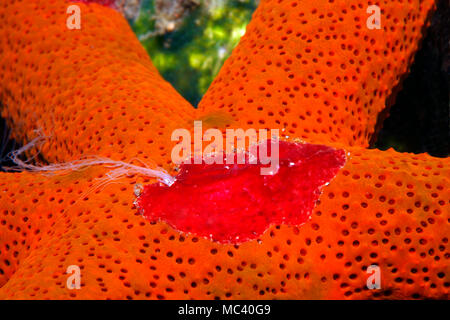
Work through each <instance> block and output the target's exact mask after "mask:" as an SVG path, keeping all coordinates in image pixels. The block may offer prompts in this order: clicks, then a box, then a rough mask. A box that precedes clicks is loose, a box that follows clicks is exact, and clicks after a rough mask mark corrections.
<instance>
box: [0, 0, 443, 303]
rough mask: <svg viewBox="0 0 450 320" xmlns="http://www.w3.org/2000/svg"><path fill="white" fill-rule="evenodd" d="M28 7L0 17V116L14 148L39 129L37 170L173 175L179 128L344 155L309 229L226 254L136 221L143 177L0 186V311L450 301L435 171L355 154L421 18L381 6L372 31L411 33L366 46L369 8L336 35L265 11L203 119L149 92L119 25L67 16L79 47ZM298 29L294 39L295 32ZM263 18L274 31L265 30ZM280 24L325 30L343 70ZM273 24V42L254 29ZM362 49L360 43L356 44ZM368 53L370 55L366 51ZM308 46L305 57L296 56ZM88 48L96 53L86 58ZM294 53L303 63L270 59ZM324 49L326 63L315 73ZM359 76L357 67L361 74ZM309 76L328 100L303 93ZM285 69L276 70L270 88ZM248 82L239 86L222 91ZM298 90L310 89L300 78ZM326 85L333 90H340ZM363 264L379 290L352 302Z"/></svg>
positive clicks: (81, 176)
mask: <svg viewBox="0 0 450 320" xmlns="http://www.w3.org/2000/svg"><path fill="white" fill-rule="evenodd" d="M41 2H42V3H43V4H42V3H41V4H39V5H36V4H35V3H36V2H34V1H21V2H18V1H11V0H10V1H6V2H4V3H2V4H1V5H0V21H1V22H5V23H1V24H0V39H1V40H0V41H2V42H1V45H0V50H1V51H0V71H1V72H0V77H1V79H2V82H1V87H0V95H1V99H2V102H3V109H2V114H3V115H4V116H6V117H7V118H8V119H9V121H10V124H11V127H12V128H13V130H14V135H15V137H16V138H17V139H20V140H21V141H23V142H26V141H29V140H30V139H31V138H32V137H33V131H32V130H33V129H35V128H37V127H40V128H42V129H43V131H44V133H45V134H47V135H49V136H50V140H49V142H48V143H47V144H46V145H45V146H44V149H43V150H42V153H43V155H44V157H45V158H46V159H48V160H49V161H50V162H53V161H67V160H71V159H77V158H79V157H82V156H83V155H87V154H97V155H101V156H108V157H111V158H113V159H118V160H120V159H123V160H130V159H132V158H133V157H139V158H140V159H143V160H144V161H146V162H148V163H149V164H157V165H160V166H163V167H166V168H169V164H170V149H171V147H170V146H171V142H170V133H171V130H173V128H177V127H186V128H189V127H190V126H192V120H193V119H203V120H204V122H205V123H206V125H209V126H216V127H219V128H225V127H244V128H246V127H258V126H261V127H269V128H273V127H275V128H277V127H279V128H284V127H286V131H285V132H288V133H287V135H289V136H291V137H298V138H302V139H305V140H307V141H310V142H316V143H318V142H321V143H327V144H333V145H339V146H341V147H344V148H345V149H346V151H347V152H348V153H349V158H348V161H347V163H346V165H345V166H344V168H343V169H342V170H341V171H340V172H339V173H338V175H337V176H336V177H335V178H334V179H333V180H332V181H331V182H330V184H329V185H328V186H326V187H325V188H324V191H323V194H322V196H321V198H320V201H319V203H318V204H317V206H316V208H315V211H314V213H313V215H312V217H311V220H310V221H309V222H307V223H305V224H304V225H302V226H286V225H280V226H272V227H270V228H269V230H267V231H266V232H265V233H264V235H263V236H262V237H261V238H260V239H258V240H255V241H249V242H245V243H243V244H241V245H239V246H233V245H223V244H218V243H214V242H212V241H209V240H206V239H202V238H197V237H195V235H186V234H182V233H180V232H178V231H176V230H174V229H172V228H171V227H169V226H168V225H166V224H164V223H156V224H150V223H149V222H148V221H146V220H144V219H143V218H142V217H141V216H140V214H139V213H138V211H137V210H136V208H135V207H134V205H133V202H134V200H135V196H134V195H133V187H134V185H135V184H136V182H137V181H138V180H139V181H140V182H141V183H142V182H144V183H149V182H150V180H145V179H146V178H145V177H137V176H133V177H127V178H123V179H121V180H119V181H117V182H118V183H114V184H109V185H106V186H104V187H102V188H100V189H95V188H94V187H95V185H96V184H97V183H98V181H99V180H98V178H102V177H104V176H105V174H106V173H107V172H108V170H107V169H106V168H103V167H102V166H93V167H90V168H87V169H86V170H83V171H79V172H72V173H66V174H64V175H61V176H60V175H56V176H45V175H41V174H35V173H29V172H23V173H15V174H9V173H8V174H6V173H1V174H0V298H2V299H24V298H25V299H27V298H35V299H45V298H49V299H68V298H76V299H99V298H104V299H107V298H110V299H147V298H150V299H163V298H166V299H175V298H179V299H185V298H186V299H187V298H197V299H201V298H221V299H237V298H241V299H248V298H277V299H311V298H312V299H340V298H354V299H365V298H377V297H381V298H386V297H387V298H421V297H426V298H448V294H449V283H450V281H449V280H450V279H449V278H450V273H449V267H448V259H449V251H448V234H449V223H450V222H449V219H450V214H449V210H448V206H449V199H450V193H449V190H448V187H447V186H448V184H449V160H448V159H435V158H432V157H430V156H428V155H409V154H399V153H396V152H394V151H386V152H381V151H378V150H366V149H364V148H363V146H366V145H367V141H368V139H369V138H370V135H371V134H372V132H373V126H374V123H375V121H376V117H377V115H378V114H379V112H380V111H381V110H382V109H383V107H384V101H385V98H386V95H388V94H389V93H390V92H391V91H392V90H393V87H394V86H395V85H396V84H397V83H398V79H399V78H400V77H401V75H402V74H403V72H404V71H406V68H407V66H408V61H409V60H410V57H412V54H413V53H414V51H415V49H416V47H417V43H418V39H419V37H420V28H421V27H422V26H423V25H424V24H425V17H426V16H427V14H428V13H429V12H430V8H431V7H432V2H431V1H425V2H422V3H420V4H419V2H418V1H411V3H409V2H408V3H401V4H398V5H392V4H386V5H385V6H386V8H385V9H384V10H386V12H388V14H391V18H390V19H387V21H386V22H387V23H388V24H387V25H386V26H390V27H391V26H393V25H390V24H389V22H388V21H396V19H398V21H403V20H401V19H404V18H405V17H408V18H407V20H408V21H407V22H408V24H405V25H404V28H405V31H404V33H402V32H400V31H399V30H403V25H402V26H401V27H400V26H399V25H398V23H397V24H396V25H395V26H394V27H395V30H396V31H395V30H394V31H392V30H391V28H390V27H389V28H388V29H387V30H386V31H385V32H386V33H387V34H388V35H385V36H379V35H377V34H374V35H372V33H370V32H372V31H370V32H369V31H367V30H364V23H365V19H364V20H363V17H366V16H367V15H366V14H365V4H364V6H363V8H360V5H359V3H358V2H356V1H355V2H354V6H355V9H353V8H352V3H353V2H352V3H347V4H346V5H345V7H346V8H341V9H340V10H343V9H346V10H347V14H348V15H349V16H348V18H347V15H345V19H344V22H342V23H341V24H339V23H336V24H335V23H334V22H333V20H334V19H337V20H338V21H339V15H340V13H339V12H340V11H339V10H337V11H336V10H333V9H332V8H331V7H327V6H326V4H328V2H325V1H323V2H319V3H320V4H323V5H320V6H319V5H318V4H317V3H316V4H315V5H316V6H317V7H316V9H317V12H312V10H313V9H314V8H313V7H308V6H309V5H308V4H307V3H305V2H304V1H303V2H301V3H299V4H298V6H297V7H289V6H291V5H292V3H294V2H295V1H288V2H286V1H282V2H281V3H278V2H277V1H263V2H262V4H261V6H260V8H259V9H258V10H257V12H256V13H255V16H254V19H253V20H252V23H251V24H250V26H249V30H248V33H247V35H246V36H245V37H244V39H243V41H241V43H240V44H239V46H238V47H237V48H236V50H235V52H234V53H233V55H232V57H231V58H230V60H229V61H228V62H227V63H226V64H225V66H224V69H223V70H222V71H221V73H220V75H219V77H218V80H216V81H215V82H214V84H213V85H212V87H211V88H210V89H209V90H208V93H207V94H206V96H205V99H204V100H203V101H202V103H201V106H200V110H199V111H195V110H193V109H192V108H191V107H190V106H189V105H188V104H187V103H186V102H185V101H184V100H183V99H182V98H181V97H180V96H179V95H178V94H177V93H176V92H175V91H174V90H173V89H172V88H171V87H170V86H169V85H168V84H167V83H166V82H165V81H163V80H162V79H161V77H160V76H159V75H158V73H157V71H156V70H155V68H154V67H153V65H152V64H151V62H150V60H149V58H148V57H147V55H146V53H145V52H144V50H143V49H142V48H141V47H140V46H139V44H138V42H137V40H136V39H135V37H134V35H133V34H132V32H131V31H130V29H129V27H128V26H127V25H126V22H125V21H124V20H123V19H122V18H121V17H120V16H119V15H118V14H117V13H115V12H114V11H112V10H111V9H108V8H104V7H101V6H98V5H87V6H86V5H81V4H80V7H82V13H83V18H82V19H83V20H82V21H84V22H83V23H84V24H83V27H82V30H80V31H69V30H67V29H66V28H65V18H66V16H67V15H66V14H65V8H66V7H67V3H66V2H65V1H62V0H59V1H45V2H44V1H41ZM287 9H289V10H287ZM26 10H28V11H29V10H31V12H34V14H30V13H29V12H30V11H29V12H28V13H27V12H25V11H26ZM299 10H300V11H299ZM270 12H271V13H270ZM283 12H285V15H282V13H283ZM299 12H303V13H304V16H302V17H301V18H302V19H303V20H305V21H307V23H306V24H302V23H300V24H299V23H298V21H296V20H295V19H293V18H292V17H293V16H295V14H294V13H297V15H298V14H299ZM329 12H332V14H333V16H331V17H329V16H328V13H329ZM350 13H351V15H350ZM408 13H409V14H410V15H409V16H408ZM271 14H272V15H273V16H274V20H273V23H274V27H269V25H270V24H271V23H272V20H271V18H270V15H271ZM290 14H292V15H293V16H289V15H290ZM322 14H323V18H321V15H322ZM280 15H281V17H280ZM334 15H336V16H334ZM354 15H358V16H359V17H360V18H359V21H356V22H355V17H354ZM275 17H276V19H275ZM288 17H289V19H287V18H288ZM413 17H415V18H413ZM284 19H287V21H286V22H284V23H283V20H284ZM292 20H293V21H292ZM53 21H54V22H55V23H53ZM357 22H358V23H357ZM289 23H291V24H292V27H294V26H295V28H297V29H298V32H301V33H302V35H307V37H308V36H310V37H313V38H314V39H316V38H315V37H314V36H315V35H316V30H318V29H317V28H319V27H323V28H324V30H328V29H331V28H332V27H333V26H335V28H336V29H335V30H331V31H333V33H332V34H330V36H331V39H333V34H336V35H338V36H339V39H342V35H344V36H345V37H346V38H345V39H344V40H345V48H348V46H350V45H351V46H353V50H350V51H349V52H348V54H349V56H346V55H345V52H346V51H345V50H346V49H345V50H344V49H342V50H343V51H341V49H340V48H341V44H342V43H341V42H340V41H337V40H336V42H333V40H331V39H330V40H328V41H325V40H324V41H325V42H326V43H325V44H324V43H323V42H321V40H320V39H322V38H319V39H316V40H314V41H316V42H310V43H308V42H307V41H308V40H307V39H305V40H301V38H302V36H299V38H300V40H298V38H297V37H296V32H297V29H295V31H294V30H293V32H292V33H286V31H287V30H288V29H286V28H288V27H289V26H287V24H289ZM316 23H317V25H315V24H316ZM382 23H383V22H382ZM391 23H392V22H391ZM399 23H400V22H399ZM409 23H411V25H409ZM279 25H283V27H282V28H283V29H282V30H283V32H284V33H283V32H282V31H280V34H278V33H276V32H275V31H270V32H269V31H265V29H264V28H265V27H267V28H269V29H268V30H271V29H270V28H278V26H279ZM310 25H311V26H310ZM314 25H315V26H316V27H313V26H314ZM357 25H361V26H362V27H361V28H358V27H357ZM414 26H415V28H414ZM352 27H355V28H356V29H358V30H359V36H354V30H353V29H351V28H352ZM308 28H311V29H308ZM339 28H340V29H339ZM285 29H286V30H285ZM258 30H259V31H258ZM27 31H28V32H27ZM397 31H398V32H397ZM373 32H374V33H377V32H380V31H376V30H373ZM260 33H264V35H262V36H259V34H260ZM366 33H367V35H368V36H369V40H368V41H364V40H363V41H362V40H361V39H364V35H366ZM284 35H286V37H287V39H286V40H282V38H281V37H283V36H284ZM266 36H267V37H268V38H267V39H266V38H265V37H266ZM325 36H326V34H325V33H324V35H323V37H325ZM321 37H322V36H321ZM361 37H362V38H361ZM372 37H375V40H376V42H375V43H376V44H375V45H372V44H370V40H371V39H372ZM405 37H406V38H405ZM411 39H412V40H411ZM397 40H398V43H399V44H398V45H396V46H399V47H398V50H397V49H396V50H395V52H392V54H391V53H389V54H388V55H387V56H384V54H381V55H377V54H375V49H376V48H378V47H377V46H380V47H379V50H382V49H383V50H384V49H385V47H383V44H384V43H386V42H387V41H389V43H391V44H392V43H394V44H395V43H396V42H397ZM280 41H282V42H283V44H284V50H286V56H285V57H284V58H283V56H284V55H282V56H280V58H278V56H275V58H274V57H273V56H272V58H273V61H272V62H273V63H272V64H271V65H270V66H264V65H265V64H266V62H267V60H266V59H267V57H268V54H270V53H269V52H270V51H267V52H266V51H264V48H259V49H257V48H258V47H259V46H262V45H264V46H265V47H266V48H267V47H269V46H270V45H271V44H273V45H274V48H278V46H279V45H280V43H279V42H280ZM383 41H385V42H383ZM266 42H267V43H266ZM253 44H255V45H256V47H255V48H252V46H253ZM306 45H308V46H310V50H311V52H309V53H307V52H306V51H305V50H306ZM402 45H403V48H404V49H403V50H400V47H401V46H402ZM90 46H95V48H99V49H98V50H92V51H91V50H90V49H88V48H89V47H90ZM253 50H260V51H261V52H260V53H261V55H258V54H259V53H253ZM274 50H281V49H274ZM298 50H300V52H301V54H302V56H303V58H302V60H306V62H307V63H306V64H304V63H303V62H302V61H301V60H300V62H298V61H297V62H294V61H292V63H289V62H288V61H287V60H284V59H286V58H288V56H289V55H292V54H294V53H295V52H297V51H298ZM320 50H325V51H326V52H328V51H330V50H335V51H336V54H335V56H334V58H330V57H328V56H324V57H323V58H321V57H320V54H319V52H320ZM354 50H359V52H360V54H361V55H364V56H363V58H359V56H358V58H356V57H355V58H354V59H355V64H356V65H355V66H353V67H352V66H350V65H347V67H346V69H345V70H347V71H348V77H349V81H345V78H344V77H345V75H346V73H345V70H339V69H334V68H330V67H328V66H327V61H328V60H329V59H332V63H333V65H336V64H337V65H339V62H341V63H345V62H347V61H348V62H349V61H350V59H352V54H354ZM366 50H369V52H366ZM325 51H324V55H325ZM363 52H364V53H363ZM378 52H381V51H378ZM313 53H314V54H313ZM338 53H339V54H338ZM309 54H310V55H309ZM396 54H398V55H396ZM316 56H317V57H318V61H317V62H314V60H313V59H314V57H316ZM369 58H370V59H371V60H370V61H369V60H368V59H369ZM359 59H362V60H363V61H365V63H364V65H363V66H360V71H359V72H357V71H356V68H357V64H359ZM73 61H77V63H76V64H74V63H73ZM248 61H250V64H248ZM277 63H280V65H281V67H277ZM388 65H389V66H388ZM314 66H317V70H319V71H321V77H322V78H323V79H324V80H325V84H323V85H319V82H320V83H323V82H322V81H319V82H316V81H315V79H316V78H315V77H316V76H315V75H314V74H315V73H314V72H315V71H316V69H314ZM49 67H50V69H49ZM243 67H244V69H243ZM245 68H247V69H245ZM261 68H265V70H266V71H265V72H262V70H261ZM276 68H278V69H276ZM280 68H281V69H280ZM283 68H284V69H286V68H290V70H289V71H280V70H282V69H283ZM383 68H385V71H384V72H381V70H382V69H383ZM97 71H100V72H97ZM245 72H246V73H247V75H246V76H245V77H244V79H243V80H237V78H235V77H238V76H239V75H242V74H243V73H245ZM283 72H291V73H292V74H293V75H294V78H293V79H291V78H289V77H285V76H282V75H283ZM373 72H375V74H376V75H377V76H376V77H372V76H371V75H372V73H373ZM311 73H312V74H313V77H314V78H313V79H308V77H309V75H310V74H311ZM266 75H267V77H266ZM337 76H340V77H342V78H341V83H340V84H339V85H338V84H337V83H336V81H337V80H336V77H337ZM353 76H356V77H357V80H356V81H353V80H351V78H352V77H353ZM378 76H380V79H378ZM302 77H303V78H304V81H305V83H306V84H307V88H308V90H306V89H302V85H301V82H300V84H299V90H298V91H296V89H295V85H296V84H295V83H296V81H298V80H301V78H302ZM269 80H272V81H273V84H272V85H270V84H267V85H268V86H273V87H274V88H275V87H276V88H278V89H280V91H281V92H278V91H277V90H278V89H273V90H271V94H272V95H271V96H270V97H268V96H267V93H268V92H269V89H268V88H269V87H267V86H266V85H264V84H263V83H267V81H269ZM377 81H379V82H377ZM363 83H365V86H363ZM312 84H315V85H316V86H314V87H313V86H312ZM333 84H334V85H333ZM240 86H243V87H244V89H243V90H242V91H239V88H240ZM260 86H264V87H265V89H264V90H260ZM308 86H310V87H308ZM285 88H291V89H290V91H289V92H287V91H286V90H285ZM325 88H328V91H326V90H325ZM281 89H283V90H284V91H283V90H281ZM375 89H377V90H378V91H377V94H374V91H373V90H375ZM333 91H336V93H337V96H335V95H333ZM239 92H242V94H240V93H239ZM316 92H317V94H318V95H319V98H317V99H316V98H314V93H316ZM380 92H382V93H381V96H379V95H380ZM305 93H308V94H310V96H309V97H308V98H307V97H305V95H304V94H305ZM291 94H293V95H294V97H291V96H290V95H291ZM351 95H353V97H352V99H350V96H351ZM345 96H347V98H345ZM222 97H223V98H222ZM302 97H303V98H302ZM357 98H359V100H358V102H356V100H357ZM247 99H253V102H249V101H248V100H247ZM285 100H286V101H288V105H289V107H287V106H286V105H285V104H284V103H283V102H284V101H285ZM310 100H311V101H316V103H310ZM325 101H329V104H328V103H325ZM370 101H372V102H370ZM307 102H308V103H307ZM222 104H224V107H221V106H222ZM230 104H233V105H232V106H230ZM366 104H367V105H366ZM257 105H261V106H262V107H263V111H261V110H258V108H257ZM333 106H337V107H338V109H337V110H334V108H333ZM107 107H108V108H107ZM286 108H287V109H289V111H287V110H286ZM309 108H310V109H309ZM330 108H332V109H333V110H334V111H331V110H330ZM359 109H360V111H358V110H359ZM270 112H273V114H274V115H273V116H272V115H271V114H270ZM308 112H310V113H311V116H309V115H308ZM329 112H332V113H333V115H332V116H329V115H328V113H329ZM301 115H304V117H305V119H302V118H301V117H300V116H301ZM317 115H320V116H317ZM319 118H320V120H321V121H318V120H319ZM311 119H315V120H314V121H311ZM259 120H262V121H263V122H264V123H260V121H259ZM277 120H278V121H279V123H278V122H277ZM147 121H148V123H147ZM250 121H253V123H249V122H250ZM335 121H336V123H335ZM294 123H295V124H296V126H294V125H293V124H294ZM352 126H353V127H352ZM329 128H331V129H329ZM339 129H340V130H339ZM306 130H308V131H306ZM323 131H325V132H323ZM359 132H362V133H361V135H360V134H359ZM149 139H150V140H151V141H152V142H151V143H150V142H149ZM351 145H359V146H356V147H352V146H351ZM161 148H164V149H161ZM87 191H89V192H88V193H86V192H87ZM372 264H377V265H378V266H380V270H381V281H382V283H381V288H382V289H381V290H368V289H367V287H366V280H367V278H368V277H369V274H367V273H366V269H367V267H368V266H370V265H372ZM70 265H78V266H80V268H81V277H82V288H81V289H80V290H69V289H68V288H67V286H66V281H67V278H68V276H69V275H68V274H66V269H67V267H68V266H70Z"/></svg>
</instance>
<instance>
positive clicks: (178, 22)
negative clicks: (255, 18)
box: [132, 0, 257, 106]
mask: <svg viewBox="0 0 450 320" xmlns="http://www.w3.org/2000/svg"><path fill="white" fill-rule="evenodd" d="M256 2H257V1H255V0H178V1H177V0H162V1H157V0H156V1H155V0H143V2H142V8H141V14H140V16H139V18H138V19H137V20H136V21H135V22H132V27H133V29H134V31H135V32H136V34H137V35H138V37H140V39H141V42H142V44H143V45H144V47H145V48H146V49H147V50H148V52H149V53H150V56H151V58H152V60H153V63H154V64H155V65H156V67H157V68H158V70H159V72H160V73H161V74H162V75H163V77H164V78H165V79H166V80H167V81H169V82H170V83H172V85H173V86H174V87H175V88H176V89H177V90H178V92H180V93H181V94H182V95H183V97H184V98H186V99H187V100H188V101H189V102H191V103H192V104H193V105H195V106H196V105H197V104H198V102H199V101H200V99H201V97H202V95H203V94H204V93H205V92H206V89H208V87H209V85H210V84H211V82H212V80H213V78H214V76H215V75H216V74H217V73H218V71H219V69H220V67H221V66H222V64H223V62H224V61H225V59H226V58H227V57H228V56H229V55H230V53H231V51H232V50H233V48H234V47H235V46H236V45H237V43H238V42H239V39H240V38H241V36H242V35H243V34H244V33H245V28H246V26H247V24H248V22H249V21H250V19H251V16H252V13H253V11H254V10H255V8H256V6H257V4H256Z"/></svg>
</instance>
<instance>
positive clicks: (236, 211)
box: [136, 141, 345, 244]
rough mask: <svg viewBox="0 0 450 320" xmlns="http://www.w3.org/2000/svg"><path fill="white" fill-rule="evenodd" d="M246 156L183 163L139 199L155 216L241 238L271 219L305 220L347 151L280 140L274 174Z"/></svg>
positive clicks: (224, 239)
mask: <svg viewBox="0 0 450 320" xmlns="http://www.w3.org/2000/svg"><path fill="white" fill-rule="evenodd" d="M269 145H270V143H269ZM269 150H270V148H269ZM269 154H270V153H269ZM234 156H236V155H234ZM235 159H236V158H235ZM248 159H249V157H248V154H246V163H245V164H231V165H230V164H228V165H227V164H205V163H204V162H203V163H202V164H183V165H181V167H180V171H179V174H178V175H177V177H176V181H175V182H174V183H173V184H172V185H171V186H170V187H168V186H166V185H162V184H159V183H158V184H152V185H148V186H146V187H145V188H144V190H143V192H142V193H141V195H140V197H139V198H138V199H137V201H136V204H137V206H138V208H139V210H140V212H141V214H142V215H143V216H144V217H145V218H147V219H148V220H150V221H152V222H157V221H165V222H167V223H168V224H169V225H170V226H172V227H173V228H175V229H177V230H179V231H181V232H185V233H191V234H194V235H196V236H201V237H206V238H209V239H211V240H214V241H217V242H220V243H233V244H236V243H241V242H244V241H249V240H252V239H256V238H257V237H259V236H260V235H261V234H262V233H264V231H265V230H267V228H268V227H269V226H270V225H272V224H282V223H284V224H290V225H300V224H303V223H304V222H306V221H307V220H308V218H309V217H310V216H311V213H312V210H313V208H314V206H315V203H316V201H317V200H318V198H319V196H320V191H321V188H322V187H323V186H324V185H325V184H327V183H328V182H329V181H330V180H331V179H332V178H333V177H334V176H335V175H336V174H337V172H338V171H339V169H340V168H341V167H342V166H343V165H344V164H345V152H344V150H336V149H333V148H331V147H328V146H323V145H313V144H301V143H291V142H283V141H280V142H279V161H278V162H279V166H278V170H275V171H274V172H273V174H271V175H261V171H260V169H261V167H268V166H269V165H262V164H261V163H260V162H258V163H257V164H249V163H248V162H249V161H248ZM235 163H236V161H235Z"/></svg>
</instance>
